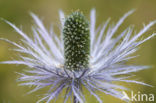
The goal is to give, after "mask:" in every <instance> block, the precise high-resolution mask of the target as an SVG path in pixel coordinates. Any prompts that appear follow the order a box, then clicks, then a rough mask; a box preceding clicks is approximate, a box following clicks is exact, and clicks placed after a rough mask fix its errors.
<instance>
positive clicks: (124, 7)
mask: <svg viewBox="0 0 156 103" xmlns="http://www.w3.org/2000/svg"><path fill="white" fill-rule="evenodd" d="M92 8H96V11H97V26H98V25H99V24H101V23H103V22H104V21H106V19H107V18H108V17H111V21H112V23H113V22H116V21H117V20H118V19H119V18H120V17H121V16H122V15H123V14H124V13H126V12H127V11H129V10H131V9H136V12H135V13H134V14H132V15H131V16H130V17H128V18H127V19H126V21H125V22H124V24H123V25H122V26H121V27H120V29H119V32H121V30H123V29H125V28H126V27H127V26H128V25H131V24H133V25H135V30H136V31H139V30H140V29H141V28H143V24H147V23H149V22H150V21H152V20H156V0H0V17H1V18H4V19H7V20H9V21H11V22H12V23H14V24H16V25H17V26H18V27H21V28H22V29H23V30H24V31H25V32H26V33H28V34H29V35H31V25H32V24H33V21H32V18H31V17H30V16H29V12H34V13H36V14H37V15H39V17H40V18H41V19H42V20H43V21H44V23H45V25H46V26H47V27H49V26H50V23H52V24H53V25H55V27H57V26H58V25H59V24H60V22H59V16H58V11H59V10H60V9H62V10H63V11H64V12H65V13H66V14H69V13H71V12H72V11H74V10H78V9H79V10H80V11H83V13H84V14H85V15H86V16H87V17H88V18H89V12H90V10H91V9H92ZM56 32H57V30H56ZM153 32H156V25H155V26H153V27H152V28H151V29H150V30H149V31H148V32H147V33H145V35H144V36H143V37H147V36H149V35H150V34H151V33H153ZM0 38H7V39H9V40H12V41H15V42H18V41H19V39H20V38H21V37H20V36H19V35H18V34H17V33H16V32H15V31H14V30H13V29H12V28H11V27H10V26H9V25H7V24H6V23H4V22H3V21H2V20H0ZM13 48H14V46H12V45H11V44H9V43H6V42H4V41H0V61H5V60H12V59H17V56H16V53H15V52H13V51H11V49H13ZM137 54H139V55H140V56H139V57H137V58H135V59H133V60H131V61H130V63H133V64H139V65H141V64H143V65H152V66H153V68H151V69H148V70H144V71H141V72H139V73H135V74H136V75H137V77H138V78H139V80H142V81H144V82H145V83H148V84H151V85H153V86H155V87H153V88H151V87H146V86H141V85H133V84H127V85H126V86H127V87H129V88H131V89H132V90H133V91H134V92H135V93H137V92H138V91H140V92H141V93H146V94H151V93H152V94H155V95H156V37H154V38H152V39H151V40H149V41H147V42H146V43H144V44H143V45H141V48H140V50H139V51H138V52H137ZM22 69H26V67H24V66H17V65H4V64H1V65H0V103H35V102H36V101H37V100H38V99H39V98H40V97H41V96H40V95H38V94H41V93H44V90H42V91H41V92H37V93H33V94H30V95H25V94H26V93H27V92H28V91H29V90H30V88H29V87H21V86H18V83H17V82H16V78H17V77H18V75H17V74H16V72H21V71H22ZM124 85H125V84H124ZM86 94H87V100H88V102H87V103H97V101H96V100H95V99H94V98H92V96H90V95H89V94H88V93H86ZM99 95H100V96H101V97H102V99H103V101H104V103H123V102H122V101H121V100H118V99H116V98H114V97H112V96H108V95H102V94H99ZM62 100H63V99H62V96H60V98H59V100H58V101H56V102H57V103H61V101H62ZM53 102H54V101H52V102H51V103H53ZM135 103H137V102H135ZM139 103H145V102H139ZM146 103H148V102H146ZM150 103H151V102H150ZM152 103H156V100H155V102H152Z"/></svg>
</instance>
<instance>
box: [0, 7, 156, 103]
mask: <svg viewBox="0 0 156 103" xmlns="http://www.w3.org/2000/svg"><path fill="white" fill-rule="evenodd" d="M132 13H133V10H132V11H129V12H128V13H126V14H125V15H124V16H123V17H122V18H121V19H120V20H119V21H118V22H117V23H116V24H115V25H109V21H110V19H108V20H107V21H106V22H105V24H104V25H103V26H102V27H101V26H100V27H99V28H98V29H96V27H95V21H96V20H95V19H96V15H95V10H94V9H92V10H91V14H90V22H89V21H87V19H86V18H85V16H84V15H83V14H82V13H81V12H78V11H76V12H73V13H72V14H71V15H69V16H67V17H66V18H65V16H64V13H63V12H62V11H60V12H59V14H60V21H61V30H60V31H61V35H60V37H59V36H57V35H56V34H55V33H54V31H53V29H51V30H50V31H48V30H47V29H46V28H45V27H44V25H43V23H42V21H41V20H40V19H39V18H38V17H37V16H36V15H35V14H33V13H32V14H31V16H32V17H33V19H34V21H35V24H36V26H35V27H33V28H32V30H33V36H34V37H33V38H30V37H28V36H27V34H25V33H24V32H23V31H22V30H20V29H19V28H17V27H16V26H15V25H13V24H12V23H10V22H8V21H6V22H7V23H8V24H9V25H10V26H12V27H13V28H14V29H15V30H16V32H18V33H19V34H20V35H21V36H22V37H23V39H21V42H22V44H17V43H15V42H12V41H9V40H6V39H3V40H6V41H8V42H10V43H12V44H13V45H15V46H16V47H17V49H15V51H18V52H20V53H21V54H26V55H21V56H20V58H21V59H20V60H13V61H5V62H1V63H6V64H23V65H26V66H28V67H29V68H30V69H29V70H26V71H25V72H24V73H19V74H20V75H21V77H20V78H19V79H18V80H19V81H21V85H26V86H35V88H33V90H31V91H30V92H29V93H32V92H35V91H38V90H39V89H42V88H45V87H49V91H48V92H46V93H45V96H44V97H43V98H42V99H40V100H39V101H38V102H37V103H39V102H42V101H46V103H49V102H50V101H51V100H53V99H54V98H57V96H58V95H59V94H60V93H61V92H62V91H63V90H66V94H65V96H64V103H66V102H67V100H68V99H70V98H71V99H72V98H73V97H74V98H73V102H74V103H78V102H79V103H84V102H85V96H84V95H85V94H83V93H82V89H83V88H82V87H84V88H86V89H87V90H88V91H89V92H90V94H91V95H93V96H94V97H95V98H96V99H97V100H98V102H99V103H102V100H101V99H100V97H99V96H98V94H96V91H100V92H103V93H105V94H108V95H112V96H114V97H116V98H119V99H122V97H123V94H122V90H127V89H126V88H125V87H123V86H121V85H119V84H116V83H115V82H127V83H137V84H142V85H147V86H149V85H148V84H145V83H143V82H140V81H136V80H131V79H130V77H131V73H133V72H137V71H140V70H143V69H147V68H149V67H148V66H136V65H127V64H125V61H128V60H129V59H132V58H134V57H135V56H132V55H131V54H133V53H134V52H136V51H137V50H138V49H137V47H138V46H139V45H140V44H142V43H143V42H145V41H147V40H149V39H150V38H152V37H153V36H155V34H152V35H150V36H149V37H147V38H145V39H143V40H138V38H139V37H141V36H142V35H143V34H144V33H145V32H146V31H148V30H149V28H150V27H151V26H153V25H154V24H155V23H156V21H153V22H150V23H149V24H148V25H146V26H144V28H143V29H142V30H140V32H138V33H134V32H133V28H132V27H128V28H127V29H125V30H124V31H123V32H122V33H121V34H119V35H118V36H117V37H114V35H115V33H116V31H117V30H118V28H119V26H120V25H121V24H122V23H123V22H124V20H125V18H126V17H127V16H129V15H130V14H132ZM132 34H134V36H132ZM125 101H126V100H125Z"/></svg>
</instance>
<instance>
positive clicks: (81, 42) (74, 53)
mask: <svg viewBox="0 0 156 103" xmlns="http://www.w3.org/2000/svg"><path fill="white" fill-rule="evenodd" d="M63 35H64V56H65V68H66V69H69V70H74V71H79V70H80V69H85V68H88V65H89V54H90V36H89V22H88V20H87V19H86V18H85V16H84V15H83V14H82V13H81V12H78V11H76V12H73V13H72V14H71V15H69V16H68V17H67V18H66V20H65V23H64V28H63Z"/></svg>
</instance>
